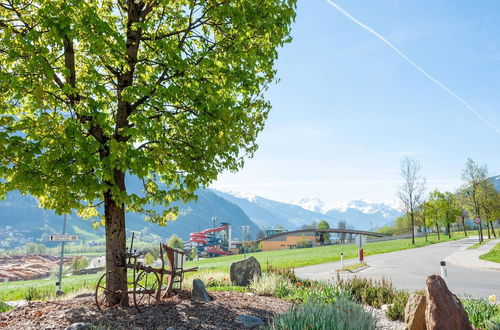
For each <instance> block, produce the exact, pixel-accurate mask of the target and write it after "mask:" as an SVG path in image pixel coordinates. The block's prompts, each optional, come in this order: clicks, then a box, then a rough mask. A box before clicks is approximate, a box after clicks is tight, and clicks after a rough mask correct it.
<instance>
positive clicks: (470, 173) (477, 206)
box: [462, 158, 489, 242]
mask: <svg viewBox="0 0 500 330" xmlns="http://www.w3.org/2000/svg"><path fill="white" fill-rule="evenodd" d="M462 180H463V181H465V184H464V185H463V187H462V190H463V191H464V195H463V197H464V198H463V201H464V206H465V208H466V209H467V211H468V213H469V214H470V215H471V216H473V217H479V219H480V220H479V241H480V242H482V241H483V227H482V220H481V211H482V209H483V206H484V203H485V200H484V194H483V191H484V190H485V189H486V187H485V186H487V185H488V168H487V167H486V166H479V165H477V164H476V163H475V162H474V161H473V160H472V159H470V158H468V159H467V162H466V163H465V168H464V170H463V171H462ZM488 230H489V227H488Z"/></svg>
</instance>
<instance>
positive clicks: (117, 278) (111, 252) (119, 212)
mask: <svg viewBox="0 0 500 330" xmlns="http://www.w3.org/2000/svg"><path fill="white" fill-rule="evenodd" d="M114 179H115V184H116V185H117V186H118V187H119V188H120V190H121V191H125V174H124V173H123V172H121V171H119V170H115V171H114ZM104 216H105V221H106V224H105V228H106V271H107V276H106V289H107V290H108V292H109V294H108V296H107V297H106V300H107V302H108V305H109V306H115V305H121V306H128V294H127V269H126V268H125V267H123V266H124V262H125V253H126V249H127V248H126V235H125V206H124V205H123V203H122V204H117V203H116V202H115V200H114V198H113V194H112V192H111V189H109V190H108V191H106V192H105V193H104Z"/></svg>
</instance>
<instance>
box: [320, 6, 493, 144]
mask: <svg viewBox="0 0 500 330" xmlns="http://www.w3.org/2000/svg"><path fill="white" fill-rule="evenodd" d="M325 1H326V2H327V3H328V4H330V5H331V6H333V7H334V8H335V9H337V10H338V11H339V12H340V13H341V14H342V15H344V16H345V17H347V18H348V19H349V20H351V21H352V22H353V23H355V24H357V25H359V26H360V27H362V28H363V29H365V30H366V31H368V32H370V33H371V34H373V35H374V36H375V37H377V38H378V39H380V40H382V41H383V42H384V43H385V44H386V45H387V46H389V48H391V49H392V50H393V51H394V52H396V54H398V55H399V56H401V57H402V58H403V59H404V60H405V61H406V62H408V63H409V64H410V65H411V66H412V67H414V68H415V69H417V70H418V71H419V72H420V73H422V74H423V75H424V76H426V77H427V78H428V79H429V80H431V81H432V82H434V83H435V84H436V85H438V86H439V87H441V88H442V89H444V91H445V92H447V93H448V94H450V95H451V96H453V97H454V98H455V99H456V100H458V101H459V102H460V103H462V104H463V105H465V107H466V108H467V109H468V110H469V111H470V112H472V113H473V114H474V115H475V116H476V117H478V118H479V119H481V120H482V121H483V122H484V123H485V124H486V125H488V126H489V127H491V128H492V129H493V130H494V131H495V132H496V133H497V134H499V135H500V130H499V129H498V128H496V127H495V126H494V125H493V124H492V123H490V122H489V121H488V120H486V118H484V117H483V116H482V115H481V114H480V113H479V112H477V111H476V110H474V108H472V106H471V105H470V104H469V103H467V102H465V100H464V99H463V98H461V97H460V96H458V95H457V94H456V93H455V92H454V91H452V90H451V89H449V88H448V87H446V86H445V85H444V84H443V83H442V82H440V81H439V80H437V79H436V78H434V77H433V76H431V75H430V74H428V73H427V72H426V71H425V70H424V69H422V68H421V67H420V66H419V65H418V64H416V63H415V62H413V61H412V60H411V59H410V58H409V57H408V56H406V55H405V54H404V53H403V52H402V51H400V50H399V49H398V48H397V47H396V46H394V45H393V44H392V43H391V42H390V41H389V40H387V39H386V38H385V37H384V36H383V35H381V34H380V33H378V32H377V31H375V30H374V29H372V28H371V27H369V26H368V25H366V24H364V23H363V22H360V21H359V20H357V19H356V18H355V17H353V16H352V15H351V14H349V13H348V12H347V11H346V10H345V9H344V8H342V7H340V6H339V5H337V4H336V3H335V2H333V1H331V0H325Z"/></svg>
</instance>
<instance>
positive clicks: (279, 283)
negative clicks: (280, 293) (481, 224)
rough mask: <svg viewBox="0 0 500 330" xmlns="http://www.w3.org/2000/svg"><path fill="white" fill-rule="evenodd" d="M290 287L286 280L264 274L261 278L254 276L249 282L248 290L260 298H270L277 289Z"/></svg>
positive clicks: (278, 276)
mask: <svg viewBox="0 0 500 330" xmlns="http://www.w3.org/2000/svg"><path fill="white" fill-rule="evenodd" d="M287 285H288V286H290V285H291V284H290V282H289V281H288V279H286V278H285V277H283V276H281V275H277V274H272V273H264V274H262V276H256V277H254V278H253V279H252V280H251V281H250V285H249V287H250V289H251V290H252V291H253V292H255V293H257V294H259V295H262V296H272V295H273V294H275V292H276V289H277V288H278V287H280V288H283V287H285V286H287Z"/></svg>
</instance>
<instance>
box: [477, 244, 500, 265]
mask: <svg viewBox="0 0 500 330" xmlns="http://www.w3.org/2000/svg"><path fill="white" fill-rule="evenodd" d="M479 259H483V260H488V261H493V262H498V263H500V243H498V244H497V245H495V246H494V247H493V249H491V250H490V252H488V253H486V254H483V255H482V256H480V257H479Z"/></svg>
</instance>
